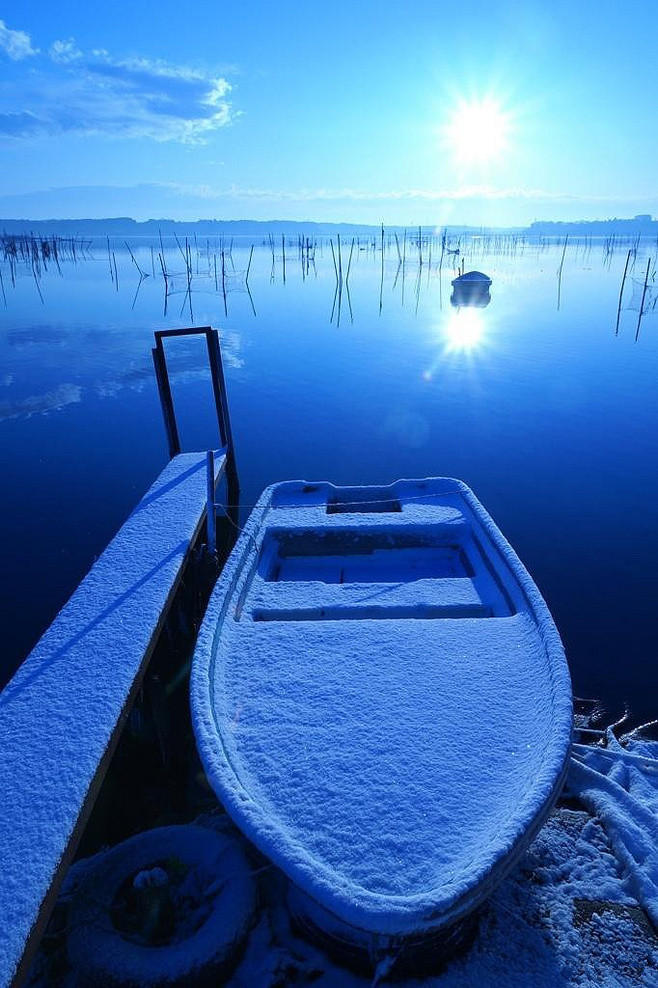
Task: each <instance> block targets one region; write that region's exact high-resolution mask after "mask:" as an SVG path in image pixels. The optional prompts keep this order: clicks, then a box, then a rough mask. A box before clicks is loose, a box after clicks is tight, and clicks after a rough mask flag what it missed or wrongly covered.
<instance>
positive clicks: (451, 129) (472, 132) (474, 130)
mask: <svg viewBox="0 0 658 988" xmlns="http://www.w3.org/2000/svg"><path fill="white" fill-rule="evenodd" d="M511 131H512V118H511V114H510V113H509V112H508V111H506V110H504V109H503V107H502V105H501V104H500V103H499V102H498V100H495V99H493V98H492V97H486V98H484V99H481V100H460V102H459V103H457V105H456V106H455V107H454V109H453V110H452V112H451V114H450V117H449V119H448V122H447V124H446V126H445V128H444V139H445V143H446V145H447V147H448V148H449V149H450V151H451V152H452V154H453V155H454V156H455V158H457V160H458V161H460V162H462V163H464V164H482V163H485V162H488V161H493V160H494V159H495V158H500V157H501V156H502V155H503V154H504V153H505V152H506V151H507V150H508V148H509V143H510V135H511Z"/></svg>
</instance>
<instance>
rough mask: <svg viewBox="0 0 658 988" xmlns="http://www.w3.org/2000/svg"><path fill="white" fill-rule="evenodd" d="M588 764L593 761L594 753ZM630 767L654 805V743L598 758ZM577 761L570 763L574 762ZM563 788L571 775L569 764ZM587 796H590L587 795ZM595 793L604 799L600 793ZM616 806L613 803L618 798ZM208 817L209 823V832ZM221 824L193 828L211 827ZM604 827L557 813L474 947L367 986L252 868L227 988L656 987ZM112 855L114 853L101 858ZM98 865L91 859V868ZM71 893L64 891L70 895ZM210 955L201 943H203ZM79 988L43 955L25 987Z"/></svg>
mask: <svg viewBox="0 0 658 988" xmlns="http://www.w3.org/2000/svg"><path fill="white" fill-rule="evenodd" d="M584 754H585V756H586V757H591V758H593V759H595V760H596V759H598V757H599V754H600V752H599V750H598V749H592V750H590V749H588V751H587V752H586V753H584ZM629 755H630V757H631V759H633V758H637V759H638V761H636V762H633V770H634V775H635V776H636V780H635V782H638V783H639V785H637V786H636V785H635V783H633V786H634V788H635V790H636V792H635V798H636V799H637V802H638V804H639V805H640V806H641V807H643V808H644V809H646V810H649V811H651V809H652V807H654V808H655V799H656V773H657V770H658V743H653V744H647V743H645V742H632V743H630V744H629V747H628V749H627V750H626V751H622V752H621V753H619V755H618V754H617V752H613V753H612V757H611V756H609V755H606V754H604V755H603V757H604V758H605V759H607V760H608V761H610V762H612V765H611V768H610V770H609V771H607V772H603V773H598V774H599V775H601V776H607V775H609V774H610V772H612V774H615V773H616V772H619V771H622V770H623V769H624V766H625V764H627V762H628V757H629ZM578 757H580V756H578ZM570 768H571V771H570V775H569V779H568V783H567V785H568V788H569V789H574V788H577V787H578V786H579V785H580V783H579V776H580V769H579V767H578V766H577V765H576V764H575V759H574V760H572V762H571V766H570ZM592 788H593V787H592ZM604 791H605V790H604ZM622 802H623V800H622ZM213 820H214V821H216V822H215V823H214V824H213ZM220 820H221V817H220V818H218V817H216V816H215V817H204V818H201V819H200V820H199V821H198V822H199V823H204V825H207V826H213V825H214V826H218V825H219V824H220ZM606 823H607V820H606V822H605V823H604V822H602V821H601V820H600V819H598V818H596V817H592V816H591V815H590V814H589V813H587V812H584V811H582V810H571V809H565V808H562V807H560V808H558V809H557V810H555V811H554V812H553V814H552V815H551V816H550V817H549V819H548V820H547V822H546V823H545V825H544V827H543V828H542V830H541V831H540V832H539V834H538V836H537V837H536V838H535V840H534V841H533V843H532V844H531V845H530V847H529V848H528V849H527V851H526V852H525V854H524V855H523V857H522V858H521V860H520V861H519V863H518V865H517V866H516V867H515V869H514V870H513V871H512V873H511V874H510V875H509V876H508V877H507V878H506V879H505V880H504V881H503V882H502V883H501V884H500V885H499V886H498V888H497V889H496V890H495V891H494V892H493V894H492V896H491V898H490V899H489V900H488V902H487V903H486V904H485V905H484V907H483V908H482V910H481V913H480V916H479V923H478V929H477V934H476V936H475V939H474V941H473V944H472V946H470V948H468V949H467V950H466V951H465V952H464V953H463V954H462V955H460V956H457V957H455V958H454V959H452V960H451V961H449V962H447V964H446V965H445V967H444V969H443V970H440V971H438V972H437V974H436V975H433V976H431V977H426V978H423V979H422V980H418V979H410V980H405V981H393V980H392V979H393V977H394V976H395V963H396V958H395V955H392V957H391V958H390V960H389V962H388V965H389V969H390V974H391V979H389V978H386V977H385V978H383V979H382V980H381V981H377V980H373V978H372V976H370V977H362V976H358V975H356V974H354V973H352V972H351V971H349V970H347V969H346V968H344V967H338V966H336V964H335V963H333V962H332V961H331V960H330V959H329V958H328V957H327V956H326V954H324V953H323V952H322V951H321V950H320V949H318V948H317V947H316V946H314V945H313V944H311V943H309V942H306V941H304V940H302V939H300V938H299V937H298V936H296V935H295V934H294V933H293V932H292V930H291V928H290V921H289V918H288V913H287V909H286V883H285V880H284V879H283V877H282V876H281V874H280V872H278V871H277V870H276V869H261V870H260V871H259V872H258V873H257V877H258V880H259V881H260V901H261V904H262V913H261V917H260V920H259V923H258V925H257V926H256V928H255V929H254V930H253V932H252V934H251V936H250V938H249V941H248V945H247V948H246V951H245V955H244V958H243V960H242V962H241V963H240V965H239V967H238V968H237V969H236V971H235V973H234V974H233V976H232V977H231V978H230V980H228V981H227V982H226V984H227V985H228V986H229V988H255V986H258V988H285V986H287V985H291V984H298V985H311V984H312V985H314V986H316V988H372V986H373V985H375V984H380V985H383V984H389V983H391V984H393V983H396V984H398V985H399V986H400V988H406V986H409V988H412V986H417V988H420V986H421V985H422V986H423V988H657V986H658V936H657V935H656V932H655V931H652V929H651V927H650V925H649V922H648V921H647V918H646V916H645V914H644V913H643V911H642V909H641V908H640V907H639V906H638V903H637V899H636V891H635V888H636V886H635V880H634V878H633V877H632V876H631V873H630V872H629V870H628V867H627V863H626V862H625V861H624V860H620V859H619V858H618V857H617V855H616V853H615V850H614V845H613V843H612V842H611V839H610V837H609V836H608V832H607V829H606ZM110 853H112V852H110ZM95 860H96V859H92V861H95ZM91 863H92V862H89V864H88V863H86V862H79V863H78V864H77V865H75V866H74V868H72V869H71V872H70V876H71V877H70V878H68V879H67V882H66V885H67V886H71V884H73V885H75V883H76V876H77V875H80V879H78V880H84V878H85V875H87V874H88V873H89V867H90V865H91ZM69 894H70V893H69ZM209 948H210V945H209ZM46 986H47V988H84V986H83V985H82V984H80V983H79V982H78V981H77V980H76V979H75V976H74V975H72V974H71V973H67V972H66V969H65V968H64V969H63V968H62V965H61V963H58V962H57V957H56V956H53V955H52V947H50V952H49V951H48V950H47V951H44V952H42V953H41V955H40V957H39V960H38V963H37V965H36V967H35V969H34V971H33V980H32V981H31V988H46Z"/></svg>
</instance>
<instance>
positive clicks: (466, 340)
mask: <svg viewBox="0 0 658 988" xmlns="http://www.w3.org/2000/svg"><path fill="white" fill-rule="evenodd" d="M489 323H490V320H489V319H488V318H487V317H486V316H485V314H484V312H483V311H482V309H478V308H475V307H471V306H463V307H461V308H457V309H454V311H453V312H451V313H450V314H449V315H448V316H447V318H446V319H445V320H444V321H443V322H441V323H440V324H439V325H438V326H437V330H436V332H437V335H438V337H439V340H440V342H441V343H442V344H443V346H442V348H441V350H440V352H439V353H437V355H436V357H435V359H434V361H433V362H432V365H431V367H428V368H427V370H425V371H423V375H422V376H423V380H424V381H427V382H430V381H432V380H434V377H435V375H436V373H437V371H439V368H440V366H441V365H442V364H443V363H444V362H445V361H446V358H450V362H451V363H452V362H454V361H455V360H457V361H458V362H460V363H463V362H465V363H467V364H468V365H469V366H471V367H472V366H473V364H474V361H473V358H474V356H475V355H477V354H478V353H482V351H484V350H485V349H486V347H487V346H488V344H489V342H490V340H489V333H488V329H489V328H490V326H489Z"/></svg>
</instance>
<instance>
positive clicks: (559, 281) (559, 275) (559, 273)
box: [557, 233, 569, 312]
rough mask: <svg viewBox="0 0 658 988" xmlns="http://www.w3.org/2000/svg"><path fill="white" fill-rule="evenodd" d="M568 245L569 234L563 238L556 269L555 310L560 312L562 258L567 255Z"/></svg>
mask: <svg viewBox="0 0 658 988" xmlns="http://www.w3.org/2000/svg"><path fill="white" fill-rule="evenodd" d="M568 243H569V234H568V233H567V235H566V237H565V238H564V247H563V248H562V259H561V260H560V266H559V268H558V269H557V308H558V312H559V311H560V299H561V296H562V268H563V267H564V256H565V254H566V253H567V244H568Z"/></svg>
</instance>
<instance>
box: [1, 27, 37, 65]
mask: <svg viewBox="0 0 658 988" xmlns="http://www.w3.org/2000/svg"><path fill="white" fill-rule="evenodd" d="M0 51H3V52H4V53H5V55H8V56H9V58H11V60H12V61H13V62H20V61H21V60H22V59H24V58H29V57H30V56H31V55H38V54H39V49H38V48H33V47H32V40H31V38H30V36H29V34H27V33H26V32H25V31H12V30H11V28H9V27H7V25H6V24H5V22H4V21H0Z"/></svg>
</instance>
